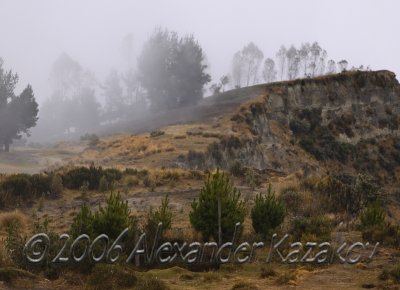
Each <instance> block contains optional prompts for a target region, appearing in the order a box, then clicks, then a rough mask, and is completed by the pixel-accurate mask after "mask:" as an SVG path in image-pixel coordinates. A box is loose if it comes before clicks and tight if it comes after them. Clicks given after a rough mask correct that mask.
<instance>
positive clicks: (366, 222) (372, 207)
mask: <svg viewBox="0 0 400 290" xmlns="http://www.w3.org/2000/svg"><path fill="white" fill-rule="evenodd" d="M359 218H360V226H361V229H368V228H371V227H374V226H383V225H384V224H385V219H386V214H385V210H384V209H383V207H382V206H381V204H380V202H374V203H371V204H369V205H368V206H367V208H365V209H364V210H363V211H362V212H361V213H360V216H359Z"/></svg>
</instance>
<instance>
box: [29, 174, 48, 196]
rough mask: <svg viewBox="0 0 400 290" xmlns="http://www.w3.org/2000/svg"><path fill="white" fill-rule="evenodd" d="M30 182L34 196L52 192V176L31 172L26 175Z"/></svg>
mask: <svg viewBox="0 0 400 290" xmlns="http://www.w3.org/2000/svg"><path fill="white" fill-rule="evenodd" d="M27 177H28V178H29V180H30V182H31V184H32V193H31V194H34V195H36V196H43V195H48V194H50V193H53V192H52V191H51V180H52V177H51V176H48V175H44V174H33V175H31V176H27Z"/></svg>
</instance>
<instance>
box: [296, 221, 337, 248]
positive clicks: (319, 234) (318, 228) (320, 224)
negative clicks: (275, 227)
mask: <svg viewBox="0 0 400 290" xmlns="http://www.w3.org/2000/svg"><path fill="white" fill-rule="evenodd" d="M331 231H332V224H331V222H330V221H329V219H328V218H327V217H325V216H323V215H316V216H312V217H297V218H295V219H294V221H293V224H292V228H291V231H290V232H291V234H292V237H293V240H294V241H307V242H309V241H315V242H327V241H330V240H331Z"/></svg>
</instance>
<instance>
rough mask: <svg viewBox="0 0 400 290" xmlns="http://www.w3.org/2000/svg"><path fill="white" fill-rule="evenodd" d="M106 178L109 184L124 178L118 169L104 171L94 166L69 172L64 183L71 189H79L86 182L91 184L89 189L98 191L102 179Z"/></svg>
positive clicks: (64, 178)
mask: <svg viewBox="0 0 400 290" xmlns="http://www.w3.org/2000/svg"><path fill="white" fill-rule="evenodd" d="M103 176H104V177H105V178H106V179H107V181H108V183H109V184H110V183H112V182H114V181H118V180H120V179H121V178H122V172H121V171H120V170H118V169H116V168H107V169H103V168H102V167H101V166H100V167H96V166H94V165H93V164H92V165H91V166H90V167H89V168H87V167H77V168H73V169H70V170H68V171H67V172H66V173H65V174H64V175H63V176H62V178H63V183H64V185H65V187H67V188H69V189H79V188H80V187H81V186H82V185H83V184H85V183H86V182H88V183H89V189H90V190H94V189H98V188H99V185H100V179H101V178H102V177H103Z"/></svg>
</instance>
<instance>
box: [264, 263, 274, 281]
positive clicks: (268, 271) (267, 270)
mask: <svg viewBox="0 0 400 290" xmlns="http://www.w3.org/2000/svg"><path fill="white" fill-rule="evenodd" d="M276 275H277V273H276V271H275V270H274V269H273V268H272V266H269V265H268V266H266V267H261V273H260V278H261V279H265V278H269V277H273V276H276Z"/></svg>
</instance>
